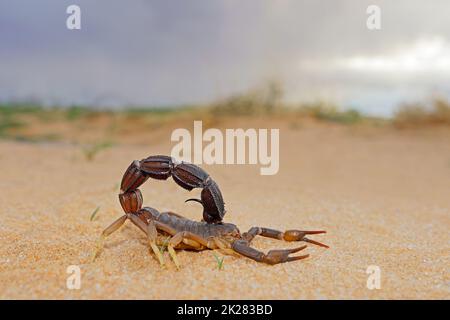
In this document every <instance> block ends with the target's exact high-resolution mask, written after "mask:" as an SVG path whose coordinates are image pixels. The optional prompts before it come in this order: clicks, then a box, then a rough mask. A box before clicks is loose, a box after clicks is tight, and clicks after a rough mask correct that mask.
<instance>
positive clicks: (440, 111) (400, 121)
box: [394, 99, 450, 128]
mask: <svg viewBox="0 0 450 320" xmlns="http://www.w3.org/2000/svg"><path fill="white" fill-rule="evenodd" d="M394 125H395V126H397V127H400V128H405V127H418V126H431V125H450V104H449V102H448V101H446V100H444V99H435V100H433V101H432V102H431V103H430V104H428V105H427V104H421V103H414V104H404V105H403V106H401V107H400V108H399V110H398V111H397V112H396V114H395V116H394Z"/></svg>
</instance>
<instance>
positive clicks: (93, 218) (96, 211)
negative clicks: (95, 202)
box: [89, 207, 100, 221]
mask: <svg viewBox="0 0 450 320" xmlns="http://www.w3.org/2000/svg"><path fill="white" fill-rule="evenodd" d="M99 210H100V207H97V208H95V210H94V211H93V212H92V213H91V217H90V218H89V220H90V221H94V220H95V219H96V217H97V213H98V211H99Z"/></svg>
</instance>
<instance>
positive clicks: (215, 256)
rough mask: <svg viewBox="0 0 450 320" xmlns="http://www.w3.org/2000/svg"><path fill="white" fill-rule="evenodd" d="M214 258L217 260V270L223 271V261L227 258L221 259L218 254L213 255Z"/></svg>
mask: <svg viewBox="0 0 450 320" xmlns="http://www.w3.org/2000/svg"><path fill="white" fill-rule="evenodd" d="M213 255H214V258H215V259H216V263H217V270H222V269H223V261H224V258H225V257H223V256H222V257H219V256H218V255H217V254H215V253H213Z"/></svg>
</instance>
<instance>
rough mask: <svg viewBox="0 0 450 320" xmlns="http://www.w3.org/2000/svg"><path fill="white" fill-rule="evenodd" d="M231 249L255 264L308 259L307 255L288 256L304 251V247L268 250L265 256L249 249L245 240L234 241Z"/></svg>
mask: <svg viewBox="0 0 450 320" xmlns="http://www.w3.org/2000/svg"><path fill="white" fill-rule="evenodd" d="M232 248H233V250H234V251H236V252H238V253H240V254H241V255H243V256H246V257H247V258H250V259H253V260H255V261H257V262H264V263H267V264H277V263H283V262H290V261H296V260H301V259H305V258H307V257H309V254H306V255H303V256H293V257H290V256H289V255H290V254H291V253H295V252H298V251H301V250H303V249H305V248H306V246H301V247H298V248H294V249H286V250H270V251H269V252H268V253H267V254H265V253H264V252H261V251H258V250H256V249H254V248H252V247H250V246H249V243H248V241H246V240H236V241H234V242H233V244H232Z"/></svg>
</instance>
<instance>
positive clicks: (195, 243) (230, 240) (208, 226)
mask: <svg viewBox="0 0 450 320" xmlns="http://www.w3.org/2000/svg"><path fill="white" fill-rule="evenodd" d="M169 177H172V178H173V179H174V180H175V182H176V183H177V184H178V185H180V186H181V187H183V188H184V189H186V190H189V191H191V190H192V189H194V188H202V191H201V196H200V199H188V200H186V201H196V202H199V203H200V204H201V205H202V206H203V220H202V221H193V220H189V219H187V218H184V217H182V216H180V215H178V214H176V213H173V212H161V213H160V212H159V211H158V210H156V209H154V208H150V207H144V208H142V202H143V200H142V194H141V191H140V190H139V189H138V187H139V186H140V185H142V184H143V183H144V182H145V181H146V180H147V179H148V178H154V179H159V180H166V179H168V178H169ZM120 188H121V190H120V194H119V200H120V204H121V205H122V208H123V210H124V211H125V215H123V216H122V217H120V218H119V219H117V220H116V221H114V222H113V223H112V224H111V225H110V226H109V227H107V228H106V229H105V230H104V231H103V233H102V234H101V236H100V239H99V242H98V245H97V251H96V253H95V255H94V259H95V257H96V256H97V255H98V253H99V252H100V251H101V249H102V247H103V241H104V239H105V238H106V237H107V236H109V235H110V234H111V233H113V232H114V231H116V230H117V229H119V227H120V226H121V225H122V224H123V223H124V222H125V221H126V220H127V219H129V220H131V222H132V223H133V224H135V225H136V226H137V227H139V228H140V229H141V230H142V231H143V232H144V233H145V234H146V235H147V239H148V242H149V245H150V247H151V248H152V250H153V252H154V254H155V255H156V257H157V258H158V260H159V262H160V264H161V265H164V260H163V256H162V254H161V252H160V250H159V248H158V245H163V241H164V240H166V239H167V236H169V237H170V240H169V241H168V243H166V245H167V250H168V252H169V254H170V256H171V257H172V259H173V261H174V263H175V265H176V267H177V268H179V267H180V264H179V262H178V259H177V256H176V254H175V249H190V250H198V251H200V250H206V249H211V250H214V249H218V250H221V251H222V252H224V253H225V254H236V253H239V254H241V255H243V256H246V257H248V258H250V259H253V260H255V261H258V262H264V263H268V264H277V263H282V262H288V261H295V260H300V259H304V258H306V257H308V256H309V255H300V256H290V255H291V254H292V253H295V252H298V251H300V250H303V249H305V248H306V245H304V246H301V247H297V248H294V249H286V250H270V251H269V252H268V253H267V254H265V253H263V252H261V251H258V250H256V249H254V248H252V247H250V242H251V241H252V239H253V238H254V237H255V236H257V235H260V236H263V237H269V238H273V239H279V240H285V241H304V242H309V243H313V244H316V245H319V246H322V247H325V248H328V246H327V245H325V244H323V243H320V242H317V241H314V240H311V239H309V238H307V237H306V235H311V234H319V233H325V231H301V230H288V231H285V232H281V231H277V230H273V229H268V228H261V227H252V228H251V229H250V230H249V231H248V232H245V233H242V234H241V233H240V231H239V229H238V228H237V227H236V226H235V225H234V224H231V223H223V222H222V219H223V217H224V215H225V207H224V201H223V197H222V194H221V192H220V189H219V187H218V185H217V184H216V182H214V180H213V179H212V178H211V177H210V176H209V175H208V174H207V173H206V172H205V171H204V170H203V169H201V168H200V167H198V166H196V165H194V164H191V163H186V162H176V161H175V160H174V159H173V158H172V157H169V156H162V155H157V156H150V157H148V158H145V159H142V160H141V161H137V160H135V161H133V162H132V163H131V164H130V166H129V167H128V169H127V170H126V171H125V174H124V175H123V178H122V182H121V187H120ZM163 236H165V237H166V238H165V239H163ZM166 241H167V240H166Z"/></svg>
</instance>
